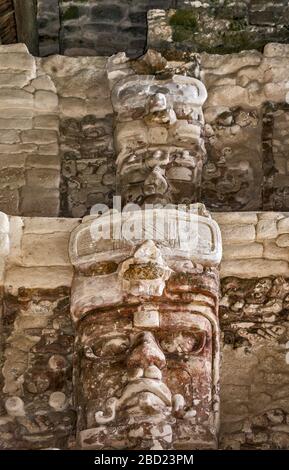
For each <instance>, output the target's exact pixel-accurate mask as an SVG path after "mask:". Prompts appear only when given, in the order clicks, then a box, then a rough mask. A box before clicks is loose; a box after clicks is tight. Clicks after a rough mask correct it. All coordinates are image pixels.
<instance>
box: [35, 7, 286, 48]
mask: <svg viewBox="0 0 289 470" xmlns="http://www.w3.org/2000/svg"><path fill="white" fill-rule="evenodd" d="M172 8H175V9H176V8H178V9H182V10H177V14H176V13H175V10H171V11H169V12H167V13H165V12H164V10H169V9H172ZM152 9H163V10H162V11H161V10H158V11H157V10H155V11H154V12H150V13H149V27H150V31H149V44H150V46H151V47H154V48H159V47H164V48H165V49H167V50H174V51H176V50H187V51H190V52H192V51H208V52H211V53H218V52H219V51H220V53H221V54H224V53H225V52H227V53H228V52H239V51H241V50H243V49H253V48H258V49H259V50H261V49H262V48H263V46H264V45H265V44H266V43H267V42H270V41H272V42H273V41H274V42H275V41H276V42H288V39H289V36H288V29H287V25H288V15H289V10H288V4H287V1H286V0H278V1H277V2H274V5H273V3H272V2H270V1H266V0H265V1H259V0H244V1H242V2H240V1H234V0H233V1H227V0H206V1H205V0H202V1H192V0H153V1H149V0H135V1H134V2H131V1H130V0H125V1H124V0H114V1H113V2H112V1H110V0H48V1H47V0H45V1H44V0H38V27H39V39H40V55H48V54H51V53H56V52H57V51H59V50H60V51H61V53H63V54H66V55H111V54H113V53H115V52H119V51H126V52H127V54H128V55H130V56H139V55H141V54H142V53H143V51H144V49H145V46H146V35H147V19H146V14H147V12H148V11H149V10H152ZM160 25H162V26H163V27H161V28H160ZM153 30H155V33H153V34H151V32H152V31H153ZM168 39H169V43H168V41H167V40H168ZM172 40H173V42H172Z"/></svg>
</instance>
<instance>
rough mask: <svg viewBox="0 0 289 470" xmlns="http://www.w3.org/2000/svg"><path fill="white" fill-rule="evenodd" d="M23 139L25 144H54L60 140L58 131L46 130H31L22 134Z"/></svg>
mask: <svg viewBox="0 0 289 470" xmlns="http://www.w3.org/2000/svg"><path fill="white" fill-rule="evenodd" d="M21 139H22V141H23V142H24V143H25V144H39V145H41V144H42V145H46V144H53V143H55V142H57V140H58V134H57V132H56V131H52V130H46V129H31V130H27V131H23V132H22V133H21Z"/></svg>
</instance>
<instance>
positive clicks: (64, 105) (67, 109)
mask: <svg viewBox="0 0 289 470" xmlns="http://www.w3.org/2000/svg"><path fill="white" fill-rule="evenodd" d="M59 102H60V111H61V113H62V114H64V115H65V116H69V117H83V116H85V115H86V114H87V106H86V102H85V100H82V99H80V98H61V99H60V100H59Z"/></svg>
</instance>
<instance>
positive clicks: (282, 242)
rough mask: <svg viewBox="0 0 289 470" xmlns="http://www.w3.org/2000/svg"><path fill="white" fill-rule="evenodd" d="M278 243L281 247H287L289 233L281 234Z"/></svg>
mask: <svg viewBox="0 0 289 470" xmlns="http://www.w3.org/2000/svg"><path fill="white" fill-rule="evenodd" d="M276 245H277V246H280V247H281V248H285V247H287V246H289V233H284V234H283V235H279V237H278V238H277V240H276Z"/></svg>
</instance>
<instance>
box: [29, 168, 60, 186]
mask: <svg viewBox="0 0 289 470" xmlns="http://www.w3.org/2000/svg"><path fill="white" fill-rule="evenodd" d="M26 183H27V185H28V186H30V187H34V186H35V187H39V188H47V189H49V188H58V187H59V184H60V172H59V171H57V170H53V169H51V168H33V169H31V170H29V171H26Z"/></svg>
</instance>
